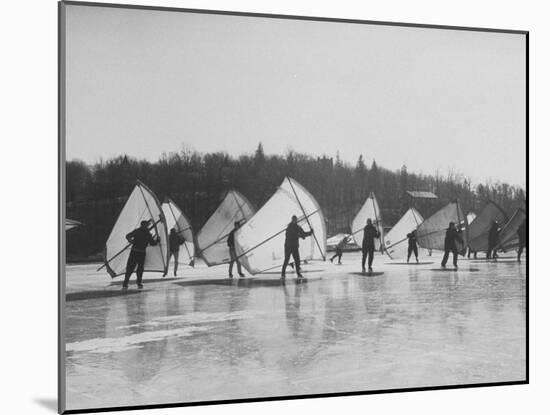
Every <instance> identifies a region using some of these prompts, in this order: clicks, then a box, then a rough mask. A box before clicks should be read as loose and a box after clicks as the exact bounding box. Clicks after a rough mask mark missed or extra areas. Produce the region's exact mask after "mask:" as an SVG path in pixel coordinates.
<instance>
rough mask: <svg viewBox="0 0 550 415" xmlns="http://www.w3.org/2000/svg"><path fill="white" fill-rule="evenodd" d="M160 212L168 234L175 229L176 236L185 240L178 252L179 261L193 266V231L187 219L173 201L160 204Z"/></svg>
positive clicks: (168, 200) (169, 200) (167, 200)
mask: <svg viewBox="0 0 550 415" xmlns="http://www.w3.org/2000/svg"><path fill="white" fill-rule="evenodd" d="M162 211H163V212H164V216H165V217H166V226H167V228H168V232H169V233H170V231H171V229H172V228H176V232H177V233H178V235H179V236H180V237H183V238H184V239H185V242H184V243H183V244H182V245H181V247H180V250H179V261H180V262H182V263H184V264H189V265H191V264H193V260H194V258H195V244H194V242H193V229H192V228H191V223H190V222H189V219H187V217H185V215H184V214H183V212H182V211H181V209H180V208H179V207H178V206H177V205H176V204H175V203H174V201H173V200H172V199H169V198H167V199H166V201H165V202H164V203H163V204H162Z"/></svg>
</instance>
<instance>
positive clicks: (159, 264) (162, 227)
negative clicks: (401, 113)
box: [104, 181, 168, 278]
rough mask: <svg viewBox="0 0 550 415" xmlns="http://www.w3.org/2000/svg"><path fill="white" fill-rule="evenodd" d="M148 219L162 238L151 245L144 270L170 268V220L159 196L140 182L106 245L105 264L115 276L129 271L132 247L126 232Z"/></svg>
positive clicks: (156, 234)
mask: <svg viewBox="0 0 550 415" xmlns="http://www.w3.org/2000/svg"><path fill="white" fill-rule="evenodd" d="M144 220H147V221H149V223H150V225H149V231H150V232H151V235H152V236H153V237H155V238H156V237H159V239H160V242H159V243H158V244H157V245H154V246H148V247H147V249H146V251H145V265H144V271H145V272H161V273H163V274H166V272H167V271H168V231H167V227H166V219H165V217H164V213H163V212H162V209H161V207H160V203H159V201H158V199H157V197H156V196H155V195H154V193H153V192H151V190H149V188H148V187H147V186H145V185H144V184H143V183H141V182H139V181H138V182H137V184H136V187H134V190H133V191H132V193H131V194H130V197H128V200H127V201H126V204H125V205H124V207H123V208H122V211H121V212H120V215H119V216H118V219H117V221H116V223H115V225H114V226H113V229H112V230H111V234H110V235H109V238H108V239H107V243H106V244H105V251H104V265H105V268H106V269H107V272H108V273H109V274H110V275H111V277H113V278H114V277H116V276H119V275H122V274H124V272H125V271H126V262H127V260H128V256H129V255H130V249H131V245H130V244H129V243H128V241H127V240H126V235H127V234H128V233H130V232H131V231H133V230H134V229H137V228H139V226H140V223H141V222H142V221H144Z"/></svg>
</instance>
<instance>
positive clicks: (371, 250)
mask: <svg viewBox="0 0 550 415" xmlns="http://www.w3.org/2000/svg"><path fill="white" fill-rule="evenodd" d="M373 260H374V246H372V247H370V248H369V271H371V270H372V261H373Z"/></svg>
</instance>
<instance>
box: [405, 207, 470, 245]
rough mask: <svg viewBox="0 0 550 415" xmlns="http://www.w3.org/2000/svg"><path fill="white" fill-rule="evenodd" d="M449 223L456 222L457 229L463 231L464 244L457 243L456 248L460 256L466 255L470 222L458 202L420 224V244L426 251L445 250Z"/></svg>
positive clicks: (418, 230) (418, 235)
mask: <svg viewBox="0 0 550 415" xmlns="http://www.w3.org/2000/svg"><path fill="white" fill-rule="evenodd" d="M449 222H454V223H455V225H456V227H457V229H458V228H459V227H460V228H461V229H463V232H462V241H463V243H460V242H457V243H456V246H457V248H458V251H459V252H460V254H461V255H464V254H465V252H466V247H467V246H468V222H467V221H466V218H465V216H464V212H463V211H462V208H461V207H460V203H458V201H454V202H451V203H449V204H448V205H446V206H445V207H443V208H442V209H440V210H438V211H437V212H435V213H434V214H433V215H432V216H430V217H429V218H428V219H426V220H425V221H424V222H422V223H421V224H420V226H419V227H418V229H417V231H416V237H417V241H418V244H419V245H420V246H421V247H422V248H426V249H437V250H440V251H443V250H445V234H446V232H447V228H448V227H449Z"/></svg>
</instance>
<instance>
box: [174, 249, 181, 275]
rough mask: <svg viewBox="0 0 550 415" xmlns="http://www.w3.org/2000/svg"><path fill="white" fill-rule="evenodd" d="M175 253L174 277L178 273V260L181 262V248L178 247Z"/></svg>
mask: <svg viewBox="0 0 550 415" xmlns="http://www.w3.org/2000/svg"><path fill="white" fill-rule="evenodd" d="M173 254H174V277H175V276H176V275H178V262H179V256H180V250H179V249H177V250H175V251H174V252H173Z"/></svg>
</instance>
